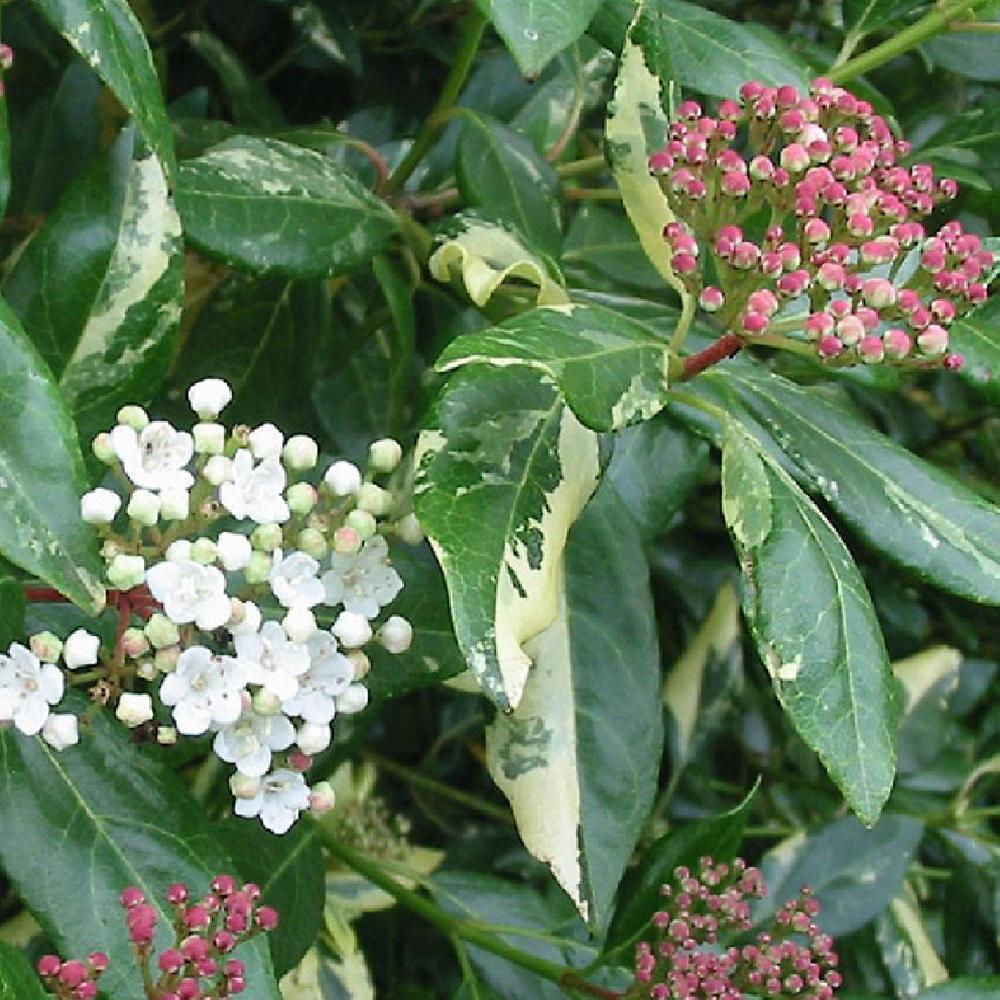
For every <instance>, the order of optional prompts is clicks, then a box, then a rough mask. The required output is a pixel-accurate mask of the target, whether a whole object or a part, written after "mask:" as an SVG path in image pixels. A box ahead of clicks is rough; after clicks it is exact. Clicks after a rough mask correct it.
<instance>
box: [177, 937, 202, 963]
mask: <svg viewBox="0 0 1000 1000" xmlns="http://www.w3.org/2000/svg"><path fill="white" fill-rule="evenodd" d="M180 950H181V953H182V954H183V955H184V957H185V958H186V959H187V960H188V961H189V962H197V961H198V960H199V959H202V958H205V957H206V956H207V955H208V942H207V941H206V940H205V939H204V938H203V937H201V936H200V935H198V934H189V935H188V936H187V937H186V938H184V940H183V941H181V949H180Z"/></svg>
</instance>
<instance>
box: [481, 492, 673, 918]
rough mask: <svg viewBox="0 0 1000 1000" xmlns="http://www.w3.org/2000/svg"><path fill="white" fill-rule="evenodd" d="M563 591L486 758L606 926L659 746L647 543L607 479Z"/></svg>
mask: <svg viewBox="0 0 1000 1000" xmlns="http://www.w3.org/2000/svg"><path fill="white" fill-rule="evenodd" d="M561 589H562V593H561V594H560V599H559V604H560V607H559V614H558V617H557V618H556V620H555V622H553V623H552V624H551V625H550V626H549V627H548V628H547V629H546V630H545V631H544V632H542V633H541V634H540V635H538V636H536V637H535V638H534V639H532V640H531V642H530V643H528V644H527V646H526V649H527V652H528V653H529V655H530V656H531V657H532V659H533V661H534V667H533V669H532V672H531V676H530V677H529V679H528V684H527V687H526V689H525V693H524V698H523V699H522V700H521V703H520V704H519V705H518V707H517V709H516V710H515V711H514V712H513V713H512V714H510V715H498V716H497V718H496V720H495V721H494V723H493V724H492V725H491V726H490V727H489V728H488V729H487V731H486V759H487V764H488V766H489V769H490V774H491V775H492V776H493V780H494V781H495V782H496V783H497V785H498V786H499V787H500V789H501V791H503V793H504V794H505V795H506V796H507V798H508V799H509V800H510V804H511V809H512V810H513V813H514V819H515V821H516V823H517V828H518V831H519V832H520V834H521V838H522V840H523V841H524V843H525V846H526V847H527V848H528V850H529V851H530V852H531V853H532V854H533V855H534V856H535V857H537V858H538V859H539V860H541V861H544V862H545V863H546V864H548V866H549V867H550V869H551V870H552V873H553V875H555V877H556V880H557V881H558V882H559V884H560V885H561V886H562V887H563V889H565V890H566V892H567V894H568V895H569V897H570V898H571V899H572V900H573V902H574V904H575V905H576V907H577V909H578V910H579V911H580V914H581V915H582V916H583V917H584V919H585V920H587V921H588V923H589V924H590V925H591V927H592V928H594V929H595V930H599V929H601V928H603V927H604V926H606V925H607V922H608V920H609V919H610V916H611V901H612V898H613V896H614V892H615V889H616V888H617V886H618V882H619V880H620V879H621V876H622V873H623V872H624V871H625V866H626V864H627V863H628V860H629V857H630V856H631V854H632V850H633V848H634V847H635V843H636V840H637V839H638V836H639V833H640V831H641V829H642V827H643V824H644V823H645V821H646V817H647V816H648V814H649V810H650V807H651V806H652V803H653V797H654V795H655V792H656V784H657V776H658V773H659V763H660V755H661V753H662V751H663V723H662V714H661V710H660V704H659V698H658V693H659V687H660V662H659V660H660V658H659V650H658V647H657V639H656V620H655V615H654V612H653V597H652V592H651V590H650V587H649V581H648V571H647V570H646V565H645V556H644V554H643V550H642V540H641V538H640V536H639V532H638V530H637V529H636V527H635V526H634V525H633V524H632V523H631V522H630V521H629V520H628V519H627V518H623V517H622V513H621V500H620V498H619V497H618V495H617V493H616V492H615V490H614V488H613V487H611V486H605V487H604V488H603V489H601V490H599V491H598V493H597V495H596V496H595V497H594V499H593V500H592V501H591V502H590V504H589V505H588V506H587V509H586V510H585V511H584V512H583V515H582V516H581V517H580V519H579V520H578V521H577V522H576V524H575V525H574V526H573V529H572V531H571V532H570V536H569V542H568V544H567V548H566V557H565V577H564V580H563V583H562V588H561ZM609 623H613V625H612V624H609ZM609 677H614V683H609Z"/></svg>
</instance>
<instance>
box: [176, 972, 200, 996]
mask: <svg viewBox="0 0 1000 1000" xmlns="http://www.w3.org/2000/svg"><path fill="white" fill-rule="evenodd" d="M177 996H178V998H179V1000H198V998H199V997H200V996H201V990H200V989H199V987H198V980H197V979H192V978H191V977H190V976H189V977H188V978H187V979H182V980H181V981H180V982H179V983H178V984H177Z"/></svg>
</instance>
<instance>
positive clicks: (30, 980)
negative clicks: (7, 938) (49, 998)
mask: <svg viewBox="0 0 1000 1000" xmlns="http://www.w3.org/2000/svg"><path fill="white" fill-rule="evenodd" d="M45 997H46V993H45V991H44V990H43V989H42V984H41V983H40V982H39V980H38V976H37V975H35V970H34V969H33V968H32V967H31V963H30V962H29V961H28V960H27V958H25V957H24V955H23V954H22V953H21V952H20V951H18V950H17V948H12V947H11V946H10V945H9V944H6V943H5V942H3V941H0V1000H45Z"/></svg>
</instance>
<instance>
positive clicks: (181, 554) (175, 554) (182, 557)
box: [164, 538, 194, 562]
mask: <svg viewBox="0 0 1000 1000" xmlns="http://www.w3.org/2000/svg"><path fill="white" fill-rule="evenodd" d="M193 547H194V543H193V542H192V541H191V540H190V539H189V538H178V539H177V541H176V542H171V543H170V544H169V545H168V546H167V551H166V552H165V553H164V555H165V556H166V557H167V560H168V561H169V562H188V561H189V560H190V559H191V549H192V548H193Z"/></svg>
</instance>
